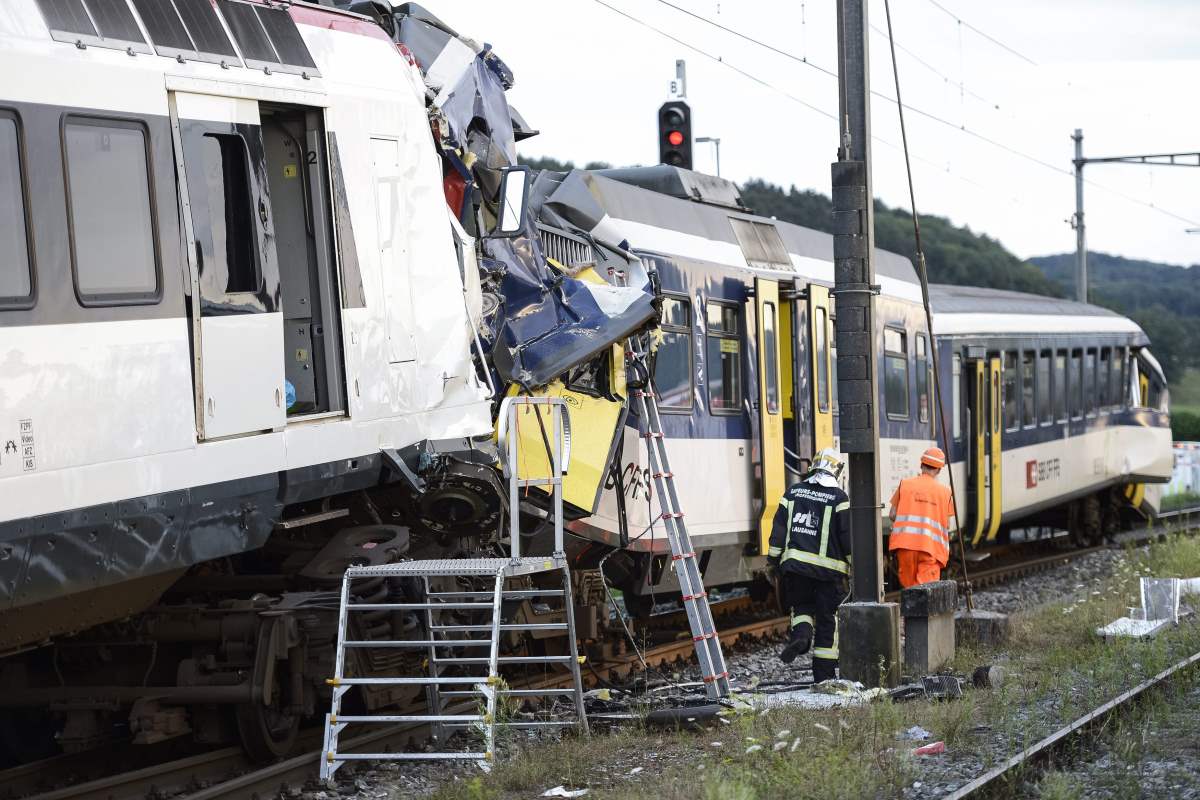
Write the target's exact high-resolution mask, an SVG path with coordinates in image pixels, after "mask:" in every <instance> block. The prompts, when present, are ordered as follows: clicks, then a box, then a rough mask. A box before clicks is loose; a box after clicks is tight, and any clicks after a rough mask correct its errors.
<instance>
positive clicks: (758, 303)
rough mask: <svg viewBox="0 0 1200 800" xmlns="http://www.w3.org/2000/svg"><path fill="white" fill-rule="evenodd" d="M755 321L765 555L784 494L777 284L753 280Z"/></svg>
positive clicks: (761, 525) (761, 535)
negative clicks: (756, 326)
mask: <svg viewBox="0 0 1200 800" xmlns="http://www.w3.org/2000/svg"><path fill="white" fill-rule="evenodd" d="M754 304H755V315H754V316H755V319H756V320H758V331H757V336H758V347H757V348H756V349H757V351H758V398H759V404H758V416H759V425H758V430H759V442H758V445H759V454H760V457H761V476H760V478H759V481H760V486H759V488H760V490H761V492H760V496H761V497H762V499H763V507H762V514H761V516H760V517H759V552H760V553H765V552H767V548H768V542H769V541H770V538H771V523H772V521H773V520H774V518H775V508H776V506H778V505H779V498H780V497H781V496H782V495H783V490H784V489H785V488H787V487H785V486H784V478H785V475H784V459H783V396H782V391H781V388H780V387H781V381H780V373H781V370H780V364H779V328H780V325H779V283H778V282H776V281H770V280H764V279H762V278H755V279H754Z"/></svg>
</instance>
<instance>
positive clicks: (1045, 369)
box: [1037, 350, 1054, 425]
mask: <svg viewBox="0 0 1200 800" xmlns="http://www.w3.org/2000/svg"><path fill="white" fill-rule="evenodd" d="M1037 416H1038V420H1039V421H1040V422H1041V423H1042V424H1043V425H1049V424H1050V423H1051V422H1053V421H1054V387H1053V385H1052V384H1051V383H1050V351H1049V350H1043V351H1042V352H1041V353H1039V354H1038V362H1037Z"/></svg>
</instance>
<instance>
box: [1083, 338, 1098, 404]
mask: <svg viewBox="0 0 1200 800" xmlns="http://www.w3.org/2000/svg"><path fill="white" fill-rule="evenodd" d="M1098 405H1099V403H1098V402H1097V397H1096V348H1094V347H1089V348H1088V349H1087V351H1086V352H1085V353H1084V354H1083V410H1084V411H1085V412H1087V413H1088V414H1089V415H1092V414H1095V413H1096V408H1097V406H1098Z"/></svg>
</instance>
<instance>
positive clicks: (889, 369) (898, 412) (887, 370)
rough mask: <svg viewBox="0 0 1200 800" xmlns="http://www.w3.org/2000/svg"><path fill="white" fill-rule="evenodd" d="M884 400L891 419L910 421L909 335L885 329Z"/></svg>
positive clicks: (893, 329) (892, 329)
mask: <svg viewBox="0 0 1200 800" xmlns="http://www.w3.org/2000/svg"><path fill="white" fill-rule="evenodd" d="M883 359H884V367H883V400H884V406H885V407H886V409H887V415H888V416H889V417H895V418H897V419H908V334H906V333H905V332H904V331H901V330H896V329H895V328H884V329H883Z"/></svg>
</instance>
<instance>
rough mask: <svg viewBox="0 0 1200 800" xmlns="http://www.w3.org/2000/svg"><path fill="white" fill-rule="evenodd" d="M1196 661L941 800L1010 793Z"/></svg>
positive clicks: (1199, 657) (1198, 656)
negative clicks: (1033, 772) (1114, 716)
mask: <svg viewBox="0 0 1200 800" xmlns="http://www.w3.org/2000/svg"><path fill="white" fill-rule="evenodd" d="M1197 665H1200V653H1193V654H1192V655H1190V656H1188V657H1187V658H1185V659H1183V660H1181V661H1178V662H1176V663H1175V664H1173V665H1171V666H1170V667H1167V668H1166V669H1164V670H1163V671H1162V672H1160V673H1158V674H1157V675H1155V676H1154V677H1152V678H1150V679H1148V680H1145V681H1143V682H1141V683H1139V684H1138V685H1137V686H1135V687H1133V688H1132V689H1130V690H1129V691H1126V692H1122V693H1121V694H1119V695H1117V696H1116V697H1114V698H1113V699H1112V700H1109V701H1108V702H1107V703H1104V704H1103V705H1101V706H1099V707H1098V708H1095V709H1093V710H1092V711H1089V712H1088V713H1087V714H1084V715H1083V716H1082V717H1080V718H1078V719H1076V720H1075V721H1074V722H1071V723H1070V724H1069V725H1065V726H1063V727H1062V728H1059V729H1058V730H1056V731H1055V732H1054V733H1051V734H1050V735H1049V736H1047V737H1046V738H1044V739H1042V740H1041V741H1039V742H1037V743H1036V744H1034V745H1033V746H1031V747H1028V748H1026V749H1024V750H1022V751H1021V752H1020V753H1017V754H1016V755H1015V756H1013V757H1011V758H1009V759H1008V760H1006V761H1004V762H1003V763H1001V764H999V765H998V766H996V767H994V768H993V769H991V770H988V771H987V772H985V773H984V774H983V775H980V776H979V777H978V778H976V779H975V780H973V781H971V782H970V783H968V784H967V785H965V786H962V787H960V788H959V789H958V790H957V791H955V792H953V793H951V794H948V795H946V796H945V797H944V798H943V800H967V798H983V797H1010V796H1012V794H1013V793H1014V791H1015V790H1016V788H1017V784H1018V783H1019V782H1026V781H1029V779H1030V777H1031V771H1033V770H1039V769H1041V768H1042V767H1043V766H1044V765H1045V764H1047V763H1049V762H1051V761H1052V760H1053V758H1054V756H1056V755H1057V754H1060V753H1063V752H1065V751H1067V750H1068V749H1070V748H1071V747H1072V746H1074V745H1075V744H1076V743H1078V742H1081V741H1084V740H1085V739H1086V737H1088V736H1089V735H1091V733H1092V731H1094V730H1095V729H1096V728H1097V727H1099V726H1101V725H1103V724H1104V722H1105V721H1106V720H1108V719H1109V717H1111V716H1113V715H1114V714H1119V713H1123V712H1125V711H1127V710H1128V709H1130V708H1131V707H1132V706H1134V705H1136V704H1137V703H1138V702H1140V701H1141V700H1142V699H1144V698H1145V697H1147V696H1148V695H1150V694H1153V693H1155V692H1158V691H1161V690H1162V689H1163V688H1165V687H1166V686H1167V684H1169V683H1170V681H1171V680H1172V679H1174V678H1176V677H1178V676H1180V675H1181V674H1182V673H1185V672H1187V671H1190V670H1194V669H1196V667H1197Z"/></svg>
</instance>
